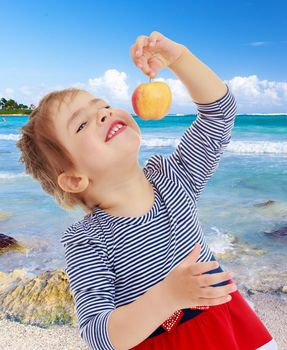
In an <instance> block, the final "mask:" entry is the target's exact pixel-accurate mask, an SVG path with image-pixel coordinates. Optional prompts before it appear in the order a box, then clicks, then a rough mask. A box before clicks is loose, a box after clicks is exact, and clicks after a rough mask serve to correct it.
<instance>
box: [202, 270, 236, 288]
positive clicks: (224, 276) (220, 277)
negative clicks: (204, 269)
mask: <svg viewBox="0 0 287 350" xmlns="http://www.w3.org/2000/svg"><path fill="white" fill-rule="evenodd" d="M231 278H232V276H231V275H230V273H229V272H226V271H223V272H219V273H210V274H205V275H200V276H198V283H199V285H200V287H207V286H212V285H213V284H217V283H220V282H224V281H228V280H230V279H231Z"/></svg>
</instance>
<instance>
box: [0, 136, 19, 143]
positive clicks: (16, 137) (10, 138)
mask: <svg viewBox="0 0 287 350" xmlns="http://www.w3.org/2000/svg"><path fill="white" fill-rule="evenodd" d="M19 138H20V135H19V134H0V140H13V141H17V140H18V139H19Z"/></svg>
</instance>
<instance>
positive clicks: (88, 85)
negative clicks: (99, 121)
mask: <svg viewBox="0 0 287 350" xmlns="http://www.w3.org/2000/svg"><path fill="white" fill-rule="evenodd" d="M0 11H1V16H0V18H1V20H0V33H1V41H0V42H1V53H0V98H1V97H5V98H6V99H8V98H12V99H15V100H16V101H17V102H18V103H24V104H28V105H29V104H31V103H33V104H35V105H37V104H38V102H39V101H40V99H41V97H43V96H44V95H45V94H47V93H48V92H50V91H53V90H59V89H63V88H67V87H71V86H74V87H79V88H83V89H86V90H87V91H89V92H91V93H92V94H94V95H95V96H98V97H101V98H103V99H105V100H106V101H108V102H109V103H111V104H112V105H113V106H114V107H115V108H116V107H117V108H124V109H126V110H127V111H129V112H130V113H133V109H132V104H131V96H132V93H133V91H134V89H135V88H136V87H137V86H138V85H139V84H140V83H146V82H148V81H149V77H148V76H147V75H145V74H144V73H143V72H142V71H141V70H140V69H139V68H138V67H136V66H135V64H134V63H133V61H132V59H131V57H130V47H131V46H132V45H133V44H134V43H135V41H136V39H137V37H138V36H140V35H148V36H149V35H150V34H151V33H152V32H153V31H157V32H160V33H162V34H163V35H164V36H166V37H168V38H169V39H171V40H173V41H175V42H177V43H180V44H183V45H185V46H187V47H188V49H189V50H190V51H191V52H192V53H193V54H194V55H195V56H196V57H197V58H199V59H200V60H201V61H202V62H204V63H205V64H206V65H207V66H208V67H209V68H211V69H212V70H213V71H214V72H215V73H216V74H217V75H218V76H219V77H220V78H221V79H222V80H223V81H225V83H227V84H228V86H229V87H230V89H231V91H232V92H233V94H234V95H235V97H236V99H237V113H238V114H244V113H287V63H286V62H287V2H286V1H283V0H281V1H276V0H273V1H262V0H261V1H259V0H256V1H234V0H229V1H220V0H217V1H216V0H205V1H192V0H188V1H187V0H184V1H174V0H173V1H170V0H165V1H162V0H157V1H154V0H153V1H150V0H145V1H134V0H133V1H109V0H102V1H100V0H97V1H95V0H94V1H90V0H82V1H66V0H61V1H58V0H57V1H54V0H50V1H47V0H46V1H36V0H35V1H31V0H25V1H23V0H22V1H20V0H17V1H16V0H7V1H3V0H0ZM154 80H160V81H164V82H166V83H167V84H168V85H169V86H170V88H171V91H172V106H171V110H170V113H186V114H188V113H196V106H195V104H194V103H193V101H192V99H191V96H190V95H189V94H188V92H187V89H186V88H185V86H184V85H183V83H182V82H181V81H180V80H179V79H178V78H177V76H176V75H175V74H173V72H172V71H170V70H169V69H168V68H163V69H162V70H161V71H160V72H159V73H158V75H157V77H156V79H154Z"/></svg>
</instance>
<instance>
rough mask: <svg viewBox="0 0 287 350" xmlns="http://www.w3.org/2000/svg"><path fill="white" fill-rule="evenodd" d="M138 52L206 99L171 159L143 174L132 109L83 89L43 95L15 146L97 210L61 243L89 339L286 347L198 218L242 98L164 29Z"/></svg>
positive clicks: (48, 185)
mask: <svg viewBox="0 0 287 350" xmlns="http://www.w3.org/2000/svg"><path fill="white" fill-rule="evenodd" d="M130 54H131V57H132V60H133V62H134V64H135V65H136V66H137V67H139V68H141V70H142V71H143V72H144V73H145V74H146V75H148V76H149V77H155V76H156V75H157V74H158V72H159V71H160V70H161V69H162V68H164V67H167V68H169V69H170V70H171V71H172V72H173V73H174V74H176V75H177V77H178V78H179V79H180V80H181V81H182V83H183V84H184V85H185V86H186V88H187V90H188V92H189V93H190V96H191V98H192V99H193V101H194V102H195V104H196V106H197V109H198V117H197V119H196V120H195V121H194V122H193V124H192V125H191V126H190V127H189V128H188V129H187V130H186V131H185V133H184V135H183V136H182V138H181V141H180V143H179V145H178V146H177V148H176V150H175V151H174V152H173V153H171V154H170V155H169V156H168V157H167V158H164V157H163V156H161V155H154V156H152V157H151V158H150V159H148V162H147V164H146V166H145V167H144V168H143V169H141V168H140V166H139V163H138V151H139V148H140V139H141V133H140V129H139V127H138V125H137V123H136V122H135V120H134V119H133V118H132V116H131V115H130V114H129V113H128V112H126V111H125V110H122V109H117V108H112V107H111V106H108V105H107V103H106V102H105V101H104V100H103V99H99V98H95V97H94V96H93V95H91V94H90V93H88V92H86V91H84V90H77V89H66V90H62V91H56V92H52V93H50V94H48V95H47V96H45V97H44V98H43V99H42V100H41V101H40V104H39V106H38V107H37V108H36V109H35V110H34V111H33V113H32V114H31V117H30V120H29V122H28V123H27V124H26V125H25V126H24V127H23V129H22V133H23V135H22V138H21V139H20V140H19V141H18V143H17V146H18V147H19V148H20V150H21V151H22V157H21V160H22V161H23V162H24V164H25V165H26V170H27V172H28V173H30V174H31V175H32V176H34V177H35V178H36V179H37V180H38V181H39V182H40V183H41V185H42V187H43V189H44V190H45V191H46V192H48V193H49V194H51V195H52V196H53V197H54V198H55V199H57V201H58V202H59V204H60V205H61V206H62V207H64V208H68V209H71V208H73V207H74V206H75V205H80V206H81V207H83V208H84V210H85V211H86V212H87V215H85V216H84V218H83V219H81V220H80V221H78V222H76V223H74V224H72V225H71V226H69V227H68V228H67V230H66V231H65V233H64V234H63V237H62V239H61V242H62V244H63V245H64V248H65V259H66V268H65V271H66V273H67V275H68V277H69V281H70V288H71V291H72V292H73V296H74V300H75V307H76V314H77V318H78V321H79V332H80V335H81V337H82V338H83V339H84V340H85V342H86V343H87V344H88V345H89V348H90V349H97V350H99V349H102V350H110V349H111V350H114V349H116V350H126V349H136V350H148V349H160V350H164V349H180V350H185V349H204V350H254V349H264V350H267V349H269V350H270V349H277V346H276V343H275V341H274V339H272V336H271V334H270V333H269V332H268V330H267V329H266V327H265V326H264V324H263V323H262V322H261V320H260V319H259V318H258V317H257V315H256V314H255V313H254V311H253V310H252V309H251V308H250V307H249V305H248V303H247V302H246V301H245V300H244V298H243V297H242V296H241V294H240V292H239V291H238V290H237V288H236V285H235V284H234V283H233V281H232V280H231V277H232V275H230V274H229V273H227V272H223V271H222V269H221V267H220V266H219V264H218V263H217V262H216V261H215V257H214V255H213V252H212V251H211V250H210V248H209V247H208V245H207V242H206V239H205V237H204V235H203V232H202V229H201V226H200V224H199V221H198V215H197V201H198V198H199V196H200V194H201V193H202V191H203V188H204V186H205V184H206V182H207V180H208V179H209V178H210V176H211V175H212V174H213V173H214V171H215V169H216V168H217V167H218V165H219V160H220V156H221V154H222V153H223V151H224V149H225V148H226V146H227V145H228V143H229V142H230V138H231V130H232V128H233V125H234V120H235V113H236V103H235V99H234V96H233V95H232V93H231V92H230V90H229V87H228V86H227V85H226V84H225V83H224V82H223V81H221V80H220V79H219V78H218V77H217V75H216V74H215V73H214V72H213V71H211V70H210V69H209V68H208V67H207V66H206V65H205V64H204V63H202V62H201V61H200V60H199V59H197V58H196V57H195V56H194V55H193V54H192V53H191V52H190V51H189V50H188V48H187V47H185V46H184V45H181V44H179V43H176V42H174V41H172V40H170V39H168V38H167V37H165V36H164V35H162V34H161V33H159V32H152V33H151V35H150V36H146V35H140V36H139V37H138V38H137V40H136V42H135V43H134V44H133V45H132V46H131V50H130ZM196 243H199V245H197V244H196Z"/></svg>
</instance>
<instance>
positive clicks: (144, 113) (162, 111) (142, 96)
mask: <svg viewBox="0 0 287 350" xmlns="http://www.w3.org/2000/svg"><path fill="white" fill-rule="evenodd" d="M171 101H172V95H171V90H170V88H169V86H168V85H167V84H166V83H164V82H162V81H152V82H148V83H142V84H140V85H138V86H137V87H136V89H135V90H134V92H133V94H132V105H133V109H134V111H135V113H136V115H138V116H139V117H140V118H141V119H143V120H150V119H154V120H158V119H162V118H163V117H164V116H166V115H167V114H168V111H169V109H170V105H171Z"/></svg>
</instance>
